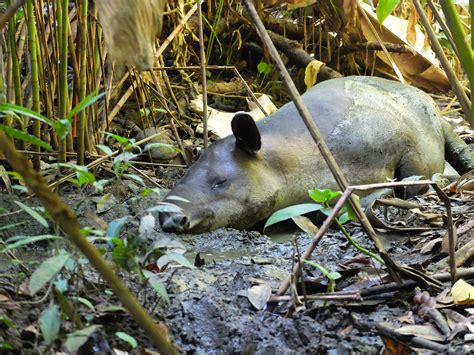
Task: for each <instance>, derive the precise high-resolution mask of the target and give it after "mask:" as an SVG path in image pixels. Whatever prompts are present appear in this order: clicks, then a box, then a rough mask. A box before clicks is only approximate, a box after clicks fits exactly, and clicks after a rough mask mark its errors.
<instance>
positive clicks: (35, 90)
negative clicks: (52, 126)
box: [26, 0, 41, 170]
mask: <svg viewBox="0 0 474 355" xmlns="http://www.w3.org/2000/svg"><path fill="white" fill-rule="evenodd" d="M26 16H27V21H28V22H27V26H28V45H29V52H30V65H31V89H32V90H31V91H32V95H33V106H32V109H33V111H35V112H38V113H39V112H40V92H39V82H38V61H37V52H36V49H37V47H36V25H35V15H34V11H33V0H28V1H27V2H26ZM33 134H34V135H35V136H36V137H38V138H39V137H40V136H41V125H40V121H38V120H35V121H34V122H33ZM33 150H34V151H36V152H39V151H40V146H39V145H34V146H33ZM33 167H34V168H35V169H36V170H39V169H40V167H41V161H40V157H39V156H34V157H33Z"/></svg>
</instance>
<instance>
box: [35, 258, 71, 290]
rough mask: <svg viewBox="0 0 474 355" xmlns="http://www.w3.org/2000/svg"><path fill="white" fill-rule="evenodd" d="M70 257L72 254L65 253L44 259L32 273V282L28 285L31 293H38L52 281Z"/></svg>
mask: <svg viewBox="0 0 474 355" xmlns="http://www.w3.org/2000/svg"><path fill="white" fill-rule="evenodd" d="M69 258H70V254H67V253H65V254H60V255H56V256H53V257H51V258H49V259H46V260H45V261H43V262H42V263H41V265H40V266H39V267H38V268H37V269H36V270H35V272H33V274H32V275H31V278H30V284H29V285H28V287H29V289H30V294H31V295H34V294H36V292H38V291H39V290H40V289H41V288H43V286H44V285H46V284H47V283H48V282H50V281H51V280H52V279H53V278H54V277H55V276H56V274H57V273H58V272H59V271H61V269H62V268H63V267H64V265H65V264H66V262H67V261H68V259H69Z"/></svg>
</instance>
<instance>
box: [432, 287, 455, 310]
mask: <svg viewBox="0 0 474 355" xmlns="http://www.w3.org/2000/svg"><path fill="white" fill-rule="evenodd" d="M435 299H436V303H438V305H437V308H440V305H441V307H446V306H452V305H453V296H451V293H450V290H449V289H448V288H447V289H445V290H444V291H442V292H441V293H440V294H439V295H438V296H436V297H435Z"/></svg>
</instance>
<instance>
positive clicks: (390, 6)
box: [376, 0, 400, 23]
mask: <svg viewBox="0 0 474 355" xmlns="http://www.w3.org/2000/svg"><path fill="white" fill-rule="evenodd" d="M399 3H400V0H380V1H379V4H378V6H377V10H376V14H377V19H378V20H379V22H380V23H383V22H384V21H385V19H386V18H387V17H388V15H390V14H391V13H392V11H393V10H395V8H396V7H397V6H398V4H399Z"/></svg>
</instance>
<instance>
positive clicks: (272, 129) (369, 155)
mask: <svg viewBox="0 0 474 355" xmlns="http://www.w3.org/2000/svg"><path fill="white" fill-rule="evenodd" d="M302 97H303V101H304V102H305V104H306V105H307V107H308V109H309V111H310V112H311V114H312V117H313V119H314V120H315V122H316V124H317V126H318V128H319V130H320V131H321V133H322V135H323V137H324V139H325V140H326V142H327V144H328V146H329V148H330V150H331V151H332V153H333V155H334V157H335V159H336V161H337V162H338V164H339V165H340V167H341V168H342V170H343V172H344V174H345V176H346V177H347V179H348V181H349V183H350V184H368V183H376V182H385V181H387V179H393V178H396V179H398V180H401V179H403V178H405V177H409V176H413V175H421V176H425V177H427V178H430V177H431V176H432V175H433V174H435V173H439V172H443V169H444V161H445V145H446V149H447V151H449V152H451V153H452V151H453V150H456V149H457V151H458V152H459V151H463V152H464V153H466V154H468V158H467V159H465V160H464V163H466V162H467V166H466V164H464V166H461V165H462V164H459V161H458V159H457V158H456V156H455V154H454V156H453V158H452V159H451V163H452V164H453V165H454V166H455V168H457V169H458V171H459V170H461V171H460V172H461V173H463V172H464V171H466V170H469V169H472V168H473V167H474V163H473V161H474V159H473V158H472V157H473V154H472V153H471V152H470V151H469V150H468V147H467V146H466V145H465V144H464V142H463V141H462V140H461V139H459V138H458V137H457V136H456V135H455V134H454V133H453V132H452V130H451V128H450V127H449V124H448V123H446V122H445V121H444V120H443V119H442V118H441V117H440V115H439V112H438V110H437V107H436V104H435V103H434V101H433V100H432V99H431V97H430V96H428V95H427V94H425V93H424V92H422V91H421V90H418V89H416V88H414V87H411V86H408V85H404V84H401V83H398V82H394V81H390V80H386V79H381V78H376V77H346V78H340V79H333V80H329V81H325V82H322V83H320V84H318V85H316V86H315V87H313V88H311V89H310V90H308V91H307V92H306V93H305V94H304V95H303V96H302ZM232 131H233V133H234V134H233V135H229V136H227V137H225V138H223V139H221V140H218V141H216V142H215V143H214V144H212V145H211V146H210V147H209V149H207V150H206V151H205V152H204V154H203V155H202V156H201V157H200V158H199V160H198V161H197V162H196V163H195V164H194V165H193V166H192V167H191V168H190V169H189V170H188V172H187V174H186V175H185V176H184V177H183V179H182V180H181V181H180V182H179V183H178V184H177V185H176V187H174V188H173V189H172V190H171V192H170V193H169V194H168V195H167V197H166V198H165V200H164V202H166V203H168V204H172V205H174V206H176V207H177V208H173V209H175V210H174V211H170V212H162V213H160V223H161V226H162V228H163V230H165V231H172V232H205V231H210V230H213V229H216V228H218V227H223V226H229V227H233V228H237V229H244V228H248V227H250V226H252V225H254V224H255V223H257V222H259V221H261V220H263V219H264V218H266V217H268V216H270V215H271V214H272V213H273V212H274V211H277V210H278V209H281V208H284V207H287V206H290V205H294V204H298V203H303V202H305V201H308V200H309V197H308V190H309V189H311V188H330V189H333V190H339V188H338V186H337V185H336V182H335V180H334V178H333V177H332V174H331V172H330V171H329V169H328V168H327V166H326V163H325V162H324V160H323V158H322V157H321V154H320V153H319V150H318V148H317V146H316V144H315V142H314V141H313V139H312V137H311V136H310V134H309V132H308V131H307V129H306V126H305V125H304V123H303V121H302V119H301V118H300V116H299V114H298V112H297V110H296V108H295V106H294V104H293V103H288V104H286V105H284V106H283V107H282V108H281V109H280V110H278V111H277V112H275V113H274V114H272V115H270V116H268V117H267V118H265V119H263V120H261V121H259V122H258V123H255V122H254V121H253V119H252V118H251V117H250V116H249V115H248V114H246V113H236V115H235V117H234V119H233V121H232ZM445 143H446V144H445ZM459 147H460V148H459ZM451 155H453V154H447V157H448V158H449V156H451ZM448 160H449V159H448ZM172 207H173V206H172Z"/></svg>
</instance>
